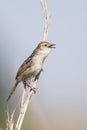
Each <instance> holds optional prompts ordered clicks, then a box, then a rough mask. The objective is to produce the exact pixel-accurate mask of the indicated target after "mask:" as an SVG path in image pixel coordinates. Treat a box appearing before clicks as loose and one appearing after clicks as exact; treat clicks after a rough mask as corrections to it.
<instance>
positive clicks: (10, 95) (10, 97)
mask: <svg viewBox="0 0 87 130" xmlns="http://www.w3.org/2000/svg"><path fill="white" fill-rule="evenodd" d="M17 85H18V81H16V83H15V85H14V87H13V89H12V90H11V92H10V94H9V96H8V98H7V100H6V101H7V102H8V100H9V99H10V98H11V96H12V94H13V92H14V91H15V89H16V87H17Z"/></svg>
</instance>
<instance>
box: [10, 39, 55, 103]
mask: <svg viewBox="0 0 87 130" xmlns="http://www.w3.org/2000/svg"><path fill="white" fill-rule="evenodd" d="M52 48H55V44H51V43H49V42H47V41H42V42H40V43H39V44H38V45H37V47H36V48H35V49H34V50H33V52H32V54H31V55H30V56H29V57H28V58H27V59H26V60H25V61H24V62H23V64H22V65H21V66H20V67H19V69H18V72H17V74H16V77H15V80H16V82H15V85H14V87H13V88H12V90H11V92H10V94H9V96H8V98H7V101H9V99H10V98H11V96H12V94H13V92H14V91H15V89H16V87H17V86H18V84H19V83H20V82H23V84H24V86H25V87H26V84H27V81H30V80H31V79H32V78H36V77H38V76H39V74H40V72H41V71H42V66H43V63H44V61H45V59H46V57H47V56H48V54H49V53H50V51H51V49H52Z"/></svg>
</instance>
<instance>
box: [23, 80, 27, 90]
mask: <svg viewBox="0 0 87 130" xmlns="http://www.w3.org/2000/svg"><path fill="white" fill-rule="evenodd" d="M23 84H24V88H25V89H26V88H27V84H26V81H23Z"/></svg>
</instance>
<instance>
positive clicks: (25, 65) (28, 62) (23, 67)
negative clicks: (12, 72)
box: [15, 50, 35, 79]
mask: <svg viewBox="0 0 87 130" xmlns="http://www.w3.org/2000/svg"><path fill="white" fill-rule="evenodd" d="M34 55H35V50H34V51H33V53H32V54H31V55H30V56H29V57H28V58H27V59H26V60H25V61H24V62H23V64H22V65H21V66H20V68H19V69H18V72H17V75H16V78H15V79H17V78H18V76H20V75H21V74H22V73H23V72H24V71H25V70H27V68H29V67H30V66H31V65H32V64H33V63H32V57H33V56H34Z"/></svg>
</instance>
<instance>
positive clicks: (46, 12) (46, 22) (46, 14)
mask: <svg viewBox="0 0 87 130" xmlns="http://www.w3.org/2000/svg"><path fill="white" fill-rule="evenodd" d="M41 7H42V10H43V13H44V35H43V41H46V40H47V36H48V26H49V18H50V14H49V12H48V9H47V6H46V3H45V1H44V0H41Z"/></svg>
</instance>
